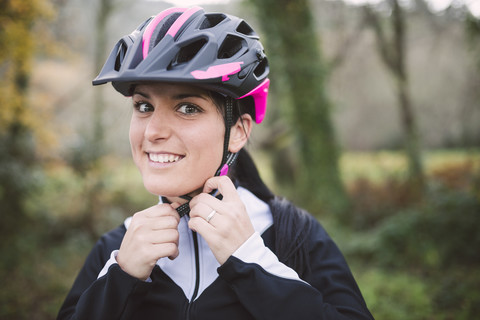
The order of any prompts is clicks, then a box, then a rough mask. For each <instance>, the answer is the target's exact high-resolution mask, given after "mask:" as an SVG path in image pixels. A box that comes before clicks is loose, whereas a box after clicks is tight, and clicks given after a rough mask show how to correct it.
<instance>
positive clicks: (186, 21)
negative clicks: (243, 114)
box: [93, 7, 270, 123]
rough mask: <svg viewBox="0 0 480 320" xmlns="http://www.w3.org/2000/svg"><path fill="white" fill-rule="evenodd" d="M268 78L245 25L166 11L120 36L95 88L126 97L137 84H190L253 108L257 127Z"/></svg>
mask: <svg viewBox="0 0 480 320" xmlns="http://www.w3.org/2000/svg"><path fill="white" fill-rule="evenodd" d="M268 73H269V66H268V60H267V58H266V56H265V53H264V49H263V46H262V44H261V43H260V41H259V37H258V35H257V34H256V33H255V31H253V29H252V28H251V27H250V26H249V25H248V24H247V23H246V22H245V21H244V20H242V19H240V18H237V17H235V16H231V15H227V14H223V13H205V11H204V10H203V9H202V8H200V7H193V8H170V9H167V10H164V11H162V12H160V13H159V14H158V15H156V16H154V17H151V18H150V19H148V20H147V21H145V22H144V23H142V24H141V25H140V26H139V27H138V28H137V29H136V30H135V31H133V33H131V34H130V35H127V36H125V37H123V38H122V39H121V40H120V41H119V42H118V43H117V44H116V46H115V47H114V48H113V50H112V52H111V54H110V56H109V57H108V59H107V61H106V63H105V65H104V67H103V69H102V71H101V72H100V74H99V75H98V76H97V78H96V79H95V80H93V84H94V85H99V84H104V83H107V82H112V85H113V86H114V87H115V89H116V90H117V91H119V92H120V93H122V94H123V95H125V96H131V95H132V88H133V86H132V85H134V84H135V83H138V82H141V81H164V82H179V83H186V84H192V85H196V86H199V87H202V88H205V89H208V90H211V91H215V92H219V93H221V94H223V95H225V96H228V97H231V98H233V99H244V101H245V102H247V103H250V104H253V107H254V108H253V109H254V110H255V114H254V115H253V116H254V119H255V121H256V122H257V123H260V122H262V120H263V118H264V116H265V110H266V105H267V95H268V87H269V83H270V80H269V79H268V78H267V76H268Z"/></svg>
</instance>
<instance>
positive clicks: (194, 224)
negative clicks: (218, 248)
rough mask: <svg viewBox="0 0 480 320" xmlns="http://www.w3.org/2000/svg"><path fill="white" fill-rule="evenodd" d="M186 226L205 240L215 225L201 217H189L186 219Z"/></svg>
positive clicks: (211, 234)
mask: <svg viewBox="0 0 480 320" xmlns="http://www.w3.org/2000/svg"><path fill="white" fill-rule="evenodd" d="M188 227H189V228H190V229H191V230H192V231H195V232H197V233H199V234H200V235H201V236H202V237H203V238H204V239H205V240H206V241H207V242H208V241H209V238H211V237H212V236H213V235H214V231H215V227H214V226H213V225H212V224H210V223H208V222H207V221H206V220H205V219H203V218H201V217H195V218H191V219H190V221H188Z"/></svg>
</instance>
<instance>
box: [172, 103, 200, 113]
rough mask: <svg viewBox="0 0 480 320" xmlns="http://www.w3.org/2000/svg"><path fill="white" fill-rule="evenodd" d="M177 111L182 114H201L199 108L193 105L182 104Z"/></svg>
mask: <svg viewBox="0 0 480 320" xmlns="http://www.w3.org/2000/svg"><path fill="white" fill-rule="evenodd" d="M177 111H178V112H180V113H183V114H195V113H199V112H201V110H200V108H199V107H197V106H196V105H193V104H182V105H180V106H179V107H178V109H177Z"/></svg>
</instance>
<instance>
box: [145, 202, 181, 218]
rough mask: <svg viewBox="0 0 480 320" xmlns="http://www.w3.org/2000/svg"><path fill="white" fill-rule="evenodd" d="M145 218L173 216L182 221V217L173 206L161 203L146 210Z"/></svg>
mask: <svg viewBox="0 0 480 320" xmlns="http://www.w3.org/2000/svg"><path fill="white" fill-rule="evenodd" d="M145 216H146V217H148V218H157V217H161V216H172V217H174V218H176V219H177V220H178V221H180V215H179V214H178V212H177V210H175V209H174V208H173V206H172V205H171V204H168V203H159V204H157V205H154V206H153V207H150V208H148V209H147V210H145Z"/></svg>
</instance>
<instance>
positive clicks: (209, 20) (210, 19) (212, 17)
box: [200, 13, 226, 30]
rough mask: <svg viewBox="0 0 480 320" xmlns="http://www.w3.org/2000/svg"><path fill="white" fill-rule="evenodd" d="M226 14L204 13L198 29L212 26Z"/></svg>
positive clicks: (223, 18)
mask: <svg viewBox="0 0 480 320" xmlns="http://www.w3.org/2000/svg"><path fill="white" fill-rule="evenodd" d="M225 18H226V16H225V15H224V14H220V13H214V14H206V15H205V19H204V20H203V21H202V24H201V25H200V30H203V29H208V28H213V27H215V26H216V25H217V24H219V23H220V22H222V21H223V20H225Z"/></svg>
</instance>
